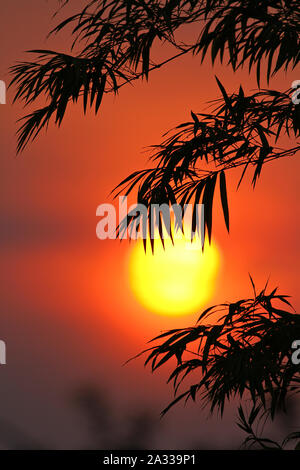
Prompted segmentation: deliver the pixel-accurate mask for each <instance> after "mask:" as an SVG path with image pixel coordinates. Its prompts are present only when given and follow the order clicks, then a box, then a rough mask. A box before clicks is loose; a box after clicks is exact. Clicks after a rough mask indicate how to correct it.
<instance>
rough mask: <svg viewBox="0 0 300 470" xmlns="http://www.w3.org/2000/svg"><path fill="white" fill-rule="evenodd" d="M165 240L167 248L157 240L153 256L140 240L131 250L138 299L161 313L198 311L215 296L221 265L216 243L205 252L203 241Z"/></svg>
mask: <svg viewBox="0 0 300 470" xmlns="http://www.w3.org/2000/svg"><path fill="white" fill-rule="evenodd" d="M174 243H175V245H174V246H173V245H172V242H171V240H170V239H169V238H168V239H166V240H165V250H164V249H163V247H162V245H161V243H160V241H159V240H156V241H155V250H154V255H152V252H151V249H150V247H149V249H148V247H147V251H146V253H145V252H144V248H143V243H142V241H141V240H139V241H138V242H135V244H134V246H133V248H132V251H131V253H130V261H129V276H130V286H131V289H132V291H133V292H134V294H135V296H136V298H137V299H138V301H139V302H140V303H141V304H142V305H143V306H144V307H146V308H147V309H148V310H150V311H152V312H155V313H159V314H162V315H187V314H191V313H195V312H197V311H198V310H199V308H201V307H203V306H204V305H205V304H206V303H207V302H208V301H209V300H210V298H211V297H212V295H213V293H214V290H215V285H216V277H217V273H218V269H219V265H220V254H219V251H218V249H217V247H216V245H215V243H214V242H212V243H211V245H208V244H207V245H206V246H205V249H204V252H202V249H201V244H200V241H198V240H194V241H193V243H192V244H191V243H190V242H187V241H186V240H185V239H183V238H180V239H177V240H175V241H174Z"/></svg>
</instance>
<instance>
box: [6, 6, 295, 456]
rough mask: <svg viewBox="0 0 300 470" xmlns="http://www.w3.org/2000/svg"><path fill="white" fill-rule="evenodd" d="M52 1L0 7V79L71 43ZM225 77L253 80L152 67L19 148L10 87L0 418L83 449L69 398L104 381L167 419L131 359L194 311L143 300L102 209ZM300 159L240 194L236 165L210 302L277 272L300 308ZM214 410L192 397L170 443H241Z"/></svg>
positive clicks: (235, 82)
mask: <svg viewBox="0 0 300 470" xmlns="http://www.w3.org/2000/svg"><path fill="white" fill-rule="evenodd" d="M73 4H74V5H81V4H82V2H76V1H74V2H73ZM55 7H56V2H55V1H54V0H51V1H48V2H47V1H44V0H28V1H27V2H18V1H16V0H11V1H10V2H6V4H5V5H4V6H1V19H0V22H1V28H0V31H1V44H2V47H1V53H0V54H1V61H0V79H2V80H5V81H6V82H8V81H9V77H8V74H7V71H8V68H9V67H10V66H11V65H13V64H14V63H15V61H16V60H21V59H25V57H26V55H25V54H24V53H23V51H24V50H28V49H33V48H45V49H47V48H60V47H64V44H65V40H64V38H65V36H64V35H61V36H59V37H58V38H53V39H50V40H48V41H46V40H45V37H46V34H47V32H48V31H49V30H50V28H51V27H53V26H54V25H55V24H56V23H57V21H58V20H57V19H55V20H52V21H51V14H52V13H53V12H54V10H55ZM63 17H64V15H63V14H61V15H60V16H59V19H62V18H63ZM28 57H30V56H28ZM214 74H216V75H217V76H218V77H219V79H220V80H221V81H222V83H223V84H224V86H225V87H226V89H227V90H228V91H236V90H237V89H238V87H239V85H240V84H242V86H243V88H244V89H246V90H248V91H249V90H251V89H254V88H256V81H255V75H254V74H252V75H250V76H249V75H248V73H247V71H246V70H244V71H241V72H239V73H236V74H235V75H234V74H233V73H232V71H231V70H230V68H227V67H226V66H224V67H222V66H220V65H216V66H215V68H214V69H213V68H212V67H211V64H210V62H209V60H207V61H206V62H205V64H204V65H200V61H199V58H197V57H194V58H193V57H185V58H182V59H180V60H177V61H176V62H174V63H172V64H169V65H168V66H167V67H166V68H164V69H161V70H159V71H157V72H154V73H153V74H151V75H150V80H149V83H146V82H136V83H135V84H134V86H132V87H131V86H126V87H123V88H122V89H121V90H120V95H119V96H118V97H112V96H107V97H105V99H104V102H103V105H102V108H100V113H99V115H98V116H96V117H95V116H94V113H93V112H88V113H87V115H86V116H85V117H84V115H83V111H82V107H81V105H77V106H72V107H71V108H69V110H68V111H67V113H66V116H65V119H64V121H63V124H62V126H61V129H59V130H58V129H57V128H55V127H54V126H50V128H49V131H48V132H47V134H45V133H43V134H42V135H41V136H40V137H39V138H38V140H37V141H36V142H35V143H33V144H30V145H29V147H28V148H27V149H26V150H25V151H24V153H23V154H22V155H20V156H18V157H17V158H16V155H15V149H16V137H15V132H16V130H17V124H16V120H17V119H18V118H19V117H21V116H22V115H23V114H22V113H23V111H22V109H21V106H20V105H19V104H16V105H14V106H12V99H13V93H12V91H9V92H8V96H7V105H5V106H1V107H0V120H1V127H0V129H1V131H0V132H1V198H0V213H1V231H0V249H1V259H2V269H1V274H0V276H1V282H0V295H1V318H2V319H1V322H0V338H1V339H4V340H6V342H7V360H8V363H7V365H6V366H5V367H1V369H0V384H1V392H2V393H1V405H0V422H1V417H3V418H5V419H6V420H10V421H11V422H13V423H14V424H15V425H17V426H18V427H19V428H20V429H22V430H24V431H25V432H26V433H29V435H31V436H33V437H34V438H35V439H39V440H41V441H44V442H46V443H48V445H54V446H56V447H62V448H63V447H65V446H69V447H76V446H80V445H82V444H81V443H82V442H83V440H84V439H85V438H86V437H85V435H84V432H83V431H82V429H81V428H82V427H83V425H82V426H81V424H82V423H81V421H80V417H79V416H77V415H76V414H74V413H73V411H74V410H73V409H72V405H69V404H68V400H69V396H71V393H72V391H73V389H76V387H78V386H79V385H80V384H84V383H88V384H89V383H92V384H95V385H97V386H99V387H100V388H104V390H105V391H106V392H108V393H109V395H110V396H111V398H112V400H113V402H114V403H115V404H116V408H117V409H118V407H123V408H124V409H126V408H127V409H130V410H131V409H132V410H134V409H136V408H138V407H142V408H143V409H146V408H147V409H149V410H151V412H152V413H153V414H154V415H155V416H156V415H157V416H158V414H159V411H160V410H161V409H162V407H163V406H164V405H165V404H166V403H168V400H169V398H171V388H170V387H168V386H166V385H165V379H166V378H167V369H166V370H165V372H164V374H156V375H155V376H152V375H151V374H150V372H149V371H147V370H144V369H143V366H142V361H135V362H133V363H131V364H130V365H128V366H127V367H122V363H123V362H124V361H125V360H127V359H128V358H129V357H130V356H132V355H134V354H136V353H137V352H139V351H140V350H141V349H143V348H144V346H145V342H146V340H148V339H150V338H151V337H153V336H154V335H156V334H158V333H159V332H160V331H161V330H164V329H168V328H176V327H180V326H189V325H190V324H192V323H193V322H194V321H195V320H196V317H197V315H190V316H186V317H180V318H176V317H161V316H157V315H155V314H153V313H151V312H148V311H146V310H145V309H144V308H143V307H142V306H141V305H140V304H138V302H137V301H136V299H135V298H134V297H133V294H132V293H131V291H130V288H129V285H128V276H127V270H128V253H129V245H128V242H127V241H123V242H122V243H121V244H120V242H119V241H111V240H109V241H100V240H98V239H97V238H96V233H95V230H96V224H97V218H96V215H95V214H96V208H97V206H98V205H99V204H101V203H104V202H111V201H112V198H111V197H110V196H109V192H110V191H111V190H112V188H113V187H114V186H116V185H117V184H118V183H119V182H120V180H121V179H123V178H124V177H126V176H127V175H128V174H129V173H130V172H132V171H134V170H136V169H139V168H143V167H144V165H145V163H146V158H147V155H146V154H145V153H143V148H144V147H146V146H149V145H151V144H157V143H159V142H161V136H162V134H163V133H164V132H165V131H167V130H168V129H170V128H172V127H174V126H175V125H177V124H179V123H180V122H184V121H186V120H189V119H190V110H191V109H192V110H193V111H194V112H200V111H202V110H203V109H204V106H205V103H206V102H207V101H208V100H210V99H213V98H215V97H216V96H218V95H219V91H218V88H217V84H216V82H215V79H214ZM296 79H300V74H299V71H298V73H297V72H296V71H293V72H291V71H289V72H288V73H287V74H285V73H281V74H278V76H277V77H276V79H274V80H272V82H271V84H270V87H271V88H274V89H276V88H277V89H279V90H286V89H288V88H289V87H290V85H291V83H292V81H294V80H296ZM262 86H263V87H264V86H265V87H266V86H267V84H266V83H263V84H262ZM291 146H293V143H291ZM298 160H299V159H297V158H296V157H294V158H291V159H289V160H288V159H287V160H282V161H278V162H275V163H271V164H269V165H266V166H265V167H264V168H263V171H262V176H261V178H260V180H259V182H258V185H257V188H256V189H255V191H253V190H252V188H251V185H250V178H249V177H248V178H247V179H246V180H245V181H244V183H243V184H242V187H241V188H240V190H239V191H238V192H236V191H235V187H234V183H236V182H237V180H238V177H239V173H233V174H232V180H231V182H232V186H231V188H230V191H229V198H230V215H231V230H230V235H229V236H228V234H227V233H226V229H225V225H224V222H223V220H222V217H221V216H219V215H218V212H219V211H218V204H216V205H215V212H214V214H215V216H214V227H213V229H214V238H215V240H216V242H217V244H218V245H219V247H220V249H221V256H222V269H221V271H220V274H219V278H218V283H217V287H216V293H215V296H214V298H213V299H212V302H211V303H212V304H214V303H217V302H219V301H220V302H223V301H230V300H234V299H238V298H243V297H247V296H249V295H250V294H251V289H250V282H249V278H248V272H250V273H251V274H252V276H253V278H254V280H255V281H256V283H257V286H258V287H262V286H263V284H264V283H265V281H266V280H267V278H268V277H269V276H270V285H271V286H272V287H273V286H274V287H275V286H277V285H279V286H280V290H281V291H282V292H283V293H285V294H286V293H287V294H290V295H291V296H292V301H293V304H294V306H295V307H296V308H297V307H299V303H300V294H299V283H298V279H299V244H298V236H299V204H298V198H299V170H300V164H299V161H298ZM205 416H206V415H204V414H203V412H201V411H200V409H197V411H196V409H195V406H194V405H192V406H189V407H188V409H187V411H186V412H183V411H182V409H181V408H180V409H178V410H174V411H173V412H172V415H171V416H170V417H167V418H166V420H164V422H163V423H159V426H160V431H159V444H160V445H161V446H162V447H164V446H165V447H168V446H169V447H172V446H173V447H174V448H180V447H184V446H185V445H188V442H192V441H193V442H194V441H195V440H196V439H198V440H200V441H201V439H202V441H201V442H204V443H205V444H206V443H207V442H210V443H211V442H212V441H214V444H215V445H216V446H222V445H227V446H229V447H230V443H231V441H230V439H235V436H234V434H232V436H231V437H228V436H226V422H227V421H226V419H227V418H226V419H225V422H224V423H223V424H216V420H212V421H205ZM179 418H180V420H181V426H180V429H179V430H176V429H175V428H176V427H174V426H173V425H172V423H176V422H177V421H178V419H179ZM228 420H229V421H230V417H228ZM199 423H201V425H199ZM216 429H217V431H216ZM205 439H206V440H205ZM1 442H2V436H1V429H0V443H1ZM184 442H185V443H186V444H184ZM5 444H6V443H5V442H4V444H3V445H5ZM155 445H156V446H158V444H157V443H156V444H155Z"/></svg>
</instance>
